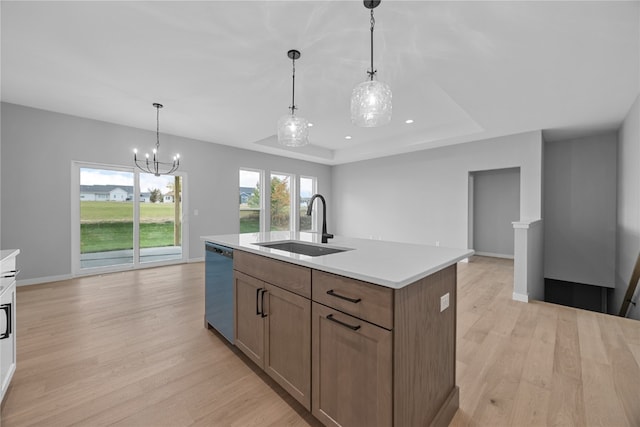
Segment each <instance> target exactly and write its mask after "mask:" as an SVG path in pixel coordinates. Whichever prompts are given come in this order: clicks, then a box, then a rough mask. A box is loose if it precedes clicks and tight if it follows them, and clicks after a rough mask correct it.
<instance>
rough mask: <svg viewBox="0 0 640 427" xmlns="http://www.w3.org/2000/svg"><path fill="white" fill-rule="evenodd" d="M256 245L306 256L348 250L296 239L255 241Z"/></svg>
mask: <svg viewBox="0 0 640 427" xmlns="http://www.w3.org/2000/svg"><path fill="white" fill-rule="evenodd" d="M255 244H256V245H258V246H263V247H265V248H270V249H278V250H281V251H286V252H291V253H294V254H300V255H307V256H321V255H329V254H336V253H339V252H345V251H350V250H352V249H349V248H336V247H334V246H326V245H322V246H320V245H313V244H311V243H304V242H299V241H296V240H287V241H282V242H270V243H255Z"/></svg>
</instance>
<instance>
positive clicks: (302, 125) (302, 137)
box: [278, 114, 309, 147]
mask: <svg viewBox="0 0 640 427" xmlns="http://www.w3.org/2000/svg"><path fill="white" fill-rule="evenodd" d="M278 142H279V143H280V144H282V145H286V146H287V147H301V146H303V145H307V144H308V143H309V121H308V120H307V119H304V118H302V117H298V116H295V115H293V114H287V115H286V116H282V117H280V120H278Z"/></svg>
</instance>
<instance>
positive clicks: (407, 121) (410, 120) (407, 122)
mask: <svg viewBox="0 0 640 427" xmlns="http://www.w3.org/2000/svg"><path fill="white" fill-rule="evenodd" d="M404 122H405V123H406V124H408V125H410V124H411V123H413V119H407V120H405V121H404Z"/></svg>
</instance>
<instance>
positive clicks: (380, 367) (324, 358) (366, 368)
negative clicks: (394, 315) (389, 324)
mask: <svg viewBox="0 0 640 427" xmlns="http://www.w3.org/2000/svg"><path fill="white" fill-rule="evenodd" d="M312 305H313V307H312V342H313V347H312V360H313V369H312V384H313V401H312V410H311V412H312V413H313V415H314V416H315V417H316V418H318V419H319V420H320V421H321V422H322V423H324V424H325V425H327V426H343V427H351V426H356V427H359V426H385V427H387V426H391V424H392V418H391V416H392V411H391V409H392V401H393V399H392V359H391V350H392V332H391V331H388V330H386V329H383V328H380V327H378V326H375V325H372V324H370V323H367V322H365V321H362V320H360V319H358V318H355V317H352V316H349V315H346V314H344V313H341V312H339V311H337V310H333V309H330V308H329V307H326V306H324V305H321V304H318V303H315V302H314V303H313V304H312Z"/></svg>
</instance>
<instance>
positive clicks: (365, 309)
mask: <svg viewBox="0 0 640 427" xmlns="http://www.w3.org/2000/svg"><path fill="white" fill-rule="evenodd" d="M312 281H313V298H312V299H313V300H314V301H316V302H319V303H321V304H324V305H327V306H329V307H333V308H335V309H337V310H340V311H343V312H345V313H348V314H351V315H352V316H355V317H359V318H360V319H363V320H366V321H368V322H371V323H375V324H376V325H380V326H382V327H383V328H386V329H392V328H393V290H392V289H390V288H385V287H384V286H378V285H374V284H372V283H367V282H362V281H360V280H355V279H350V278H348V277H343V276H338V275H336V274H331V273H325V272H324V271H318V270H313V272H312Z"/></svg>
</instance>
